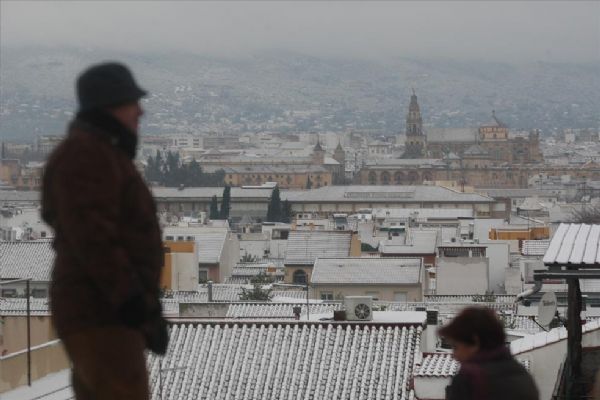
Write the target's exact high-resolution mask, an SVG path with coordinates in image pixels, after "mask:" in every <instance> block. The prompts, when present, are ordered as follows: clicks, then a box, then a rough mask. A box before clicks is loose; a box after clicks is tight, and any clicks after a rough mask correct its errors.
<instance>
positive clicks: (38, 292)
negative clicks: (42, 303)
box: [31, 289, 48, 298]
mask: <svg viewBox="0 0 600 400" xmlns="http://www.w3.org/2000/svg"><path fill="white" fill-rule="evenodd" d="M31 295H32V296H33V297H35V298H44V297H48V291H47V290H46V289H33V290H32V291H31Z"/></svg>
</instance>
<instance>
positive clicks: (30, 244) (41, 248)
mask: <svg viewBox="0 0 600 400" xmlns="http://www.w3.org/2000/svg"><path fill="white" fill-rule="evenodd" d="M53 265H54V249H53V248H52V241H50V240H34V241H25V242H0V279H3V280H6V279H21V278H31V279H32V280H34V281H42V282H48V281H50V273H51V271H52V266H53Z"/></svg>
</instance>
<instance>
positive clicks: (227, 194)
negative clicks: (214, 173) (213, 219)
mask: <svg viewBox="0 0 600 400" xmlns="http://www.w3.org/2000/svg"><path fill="white" fill-rule="evenodd" d="M230 209H231V186H225V189H223V199H222V200H221V212H220V215H219V216H220V218H221V219H228V218H229V210H230Z"/></svg>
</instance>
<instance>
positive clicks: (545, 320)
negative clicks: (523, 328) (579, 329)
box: [538, 292, 557, 326]
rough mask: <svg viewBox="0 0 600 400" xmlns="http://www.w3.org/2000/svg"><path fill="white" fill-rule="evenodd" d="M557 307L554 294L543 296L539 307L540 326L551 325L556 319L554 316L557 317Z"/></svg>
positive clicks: (549, 293) (548, 293)
mask: <svg viewBox="0 0 600 400" xmlns="http://www.w3.org/2000/svg"><path fill="white" fill-rule="evenodd" d="M556 305H557V301H556V295H555V294H554V292H546V293H545V294H544V295H543V296H542V299H541V300H540V304H539V306H538V322H539V324H540V325H542V326H548V325H550V322H552V320H553V319H554V315H556Z"/></svg>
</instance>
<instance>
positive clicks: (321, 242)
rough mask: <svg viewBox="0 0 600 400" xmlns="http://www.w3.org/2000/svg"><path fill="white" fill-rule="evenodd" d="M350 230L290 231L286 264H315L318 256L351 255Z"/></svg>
mask: <svg viewBox="0 0 600 400" xmlns="http://www.w3.org/2000/svg"><path fill="white" fill-rule="evenodd" d="M351 239H352V232H350V231H309V230H297V231H290V234H289V237H288V241H287V253H286V257H285V262H284V263H285V265H313V264H314V262H315V260H316V258H317V257H347V256H349V255H350V242H351Z"/></svg>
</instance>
